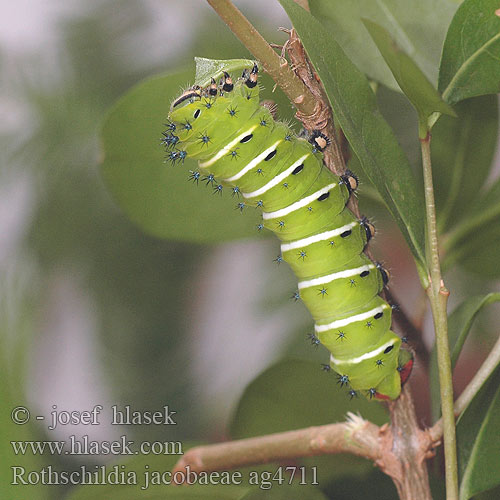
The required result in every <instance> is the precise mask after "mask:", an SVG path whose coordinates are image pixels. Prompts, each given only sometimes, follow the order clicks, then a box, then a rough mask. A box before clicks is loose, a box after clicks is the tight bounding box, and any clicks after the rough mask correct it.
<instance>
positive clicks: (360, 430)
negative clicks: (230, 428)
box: [172, 415, 380, 473]
mask: <svg viewBox="0 0 500 500" xmlns="http://www.w3.org/2000/svg"><path fill="white" fill-rule="evenodd" d="M332 453H352V454H354V455H358V456H361V457H364V458H368V459H371V460H373V461H375V460H377V459H378V458H379V453H380V445H379V427H378V426H376V425H375V424H372V423H371V422H368V421H366V420H363V419H362V418H361V417H358V416H356V415H349V420H348V422H345V423H338V424H329V425H322V426H317V427H308V428H306V429H300V430H297V431H288V432H280V433H277V434H270V435H268V436H261V437H255V438H249V439H240V440H238V441H232V442H229V443H220V444H213V445H208V446H197V447H196V448H191V449H190V450H189V451H188V452H187V453H186V454H185V455H184V456H183V457H182V458H181V459H180V460H179V462H177V464H176V466H175V468H174V469H173V471H172V473H175V472H176V471H179V470H183V469H184V468H185V467H186V466H187V465H189V466H190V468H191V470H193V471H195V472H200V471H213V470H227V469H231V468H235V467H242V466H245V465H255V464H265V463H269V462H274V461H277V460H280V461H283V460H290V459H293V458H297V457H307V456H317V455H325V454H332Z"/></svg>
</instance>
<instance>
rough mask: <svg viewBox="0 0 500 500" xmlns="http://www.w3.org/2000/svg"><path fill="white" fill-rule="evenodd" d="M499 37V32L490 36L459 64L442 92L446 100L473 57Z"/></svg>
mask: <svg viewBox="0 0 500 500" xmlns="http://www.w3.org/2000/svg"><path fill="white" fill-rule="evenodd" d="M499 39H500V32H499V33H497V34H496V35H495V36H494V37H492V38H490V39H489V40H488V41H487V42H486V43H484V44H483V45H481V47H479V48H478V49H477V50H476V51H475V52H474V53H473V54H472V55H471V56H469V57H468V58H467V59H466V60H465V61H464V62H463V63H462V65H461V66H460V68H459V69H458V71H457V72H456V73H455V75H454V76H453V78H452V79H451V80H450V83H449V84H448V85H447V87H446V89H445V90H444V92H443V99H444V100H445V101H446V102H449V101H448V96H449V94H450V93H451V91H452V90H453V86H454V84H455V81H456V80H458V79H459V78H460V77H461V76H462V74H463V73H464V72H465V70H466V69H467V68H468V67H469V66H470V65H471V64H472V63H473V62H474V60H475V59H477V58H478V57H479V56H480V55H481V54H482V53H483V52H484V51H485V50H486V49H487V48H488V47H489V46H490V45H492V44H493V43H494V42H495V41H497V40H499Z"/></svg>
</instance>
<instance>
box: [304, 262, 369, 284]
mask: <svg viewBox="0 0 500 500" xmlns="http://www.w3.org/2000/svg"><path fill="white" fill-rule="evenodd" d="M370 269H375V266H374V265H373V264H366V265H365V266H361V267H356V268H355V269H346V270H345V271H339V272H338V273H332V274H326V275H325V276H320V277H319V278H314V279H312V280H307V281H299V290H302V289H303V288H309V287H311V286H317V285H324V284H325V283H330V281H334V280H338V279H340V278H349V277H350V276H355V275H357V274H361V273H362V272H363V271H369V270H370Z"/></svg>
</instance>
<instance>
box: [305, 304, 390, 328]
mask: <svg viewBox="0 0 500 500" xmlns="http://www.w3.org/2000/svg"><path fill="white" fill-rule="evenodd" d="M384 309H389V306H388V305H387V304H384V305H383V306H380V307H375V309H372V310H371V311H366V312H364V313H361V314H356V315H355V316H350V317H349V318H344V319H338V320H337V321H332V322H331V323H328V324H326V325H314V331H315V332H317V333H321V332H327V331H328V330H333V329H334V328H342V327H343V326H347V325H350V324H351V323H356V322H357V321H364V320H365V319H368V318H371V317H372V316H375V315H376V314H378V313H382V312H384Z"/></svg>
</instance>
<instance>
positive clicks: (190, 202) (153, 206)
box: [101, 71, 260, 243]
mask: <svg viewBox="0 0 500 500" xmlns="http://www.w3.org/2000/svg"><path fill="white" fill-rule="evenodd" d="M190 77H191V78H192V73H191V72H190V71H189V72H183V73H178V74H175V75H159V76H155V77H153V78H150V79H148V80H145V81H144V82H142V83H140V84H138V85H137V86H136V87H134V88H133V89H132V90H130V91H129V92H128V93H127V94H126V95H125V96H124V97H122V98H121V99H120V100H119V101H118V102H117V103H116V104H115V106H114V107H113V108H112V109H111V111H110V112H109V114H108V116H107V118H106V120H105V122H104V126H103V130H102V145H103V154H104V160H103V163H102V165H101V172H102V176H103V178H104V180H105V182H106V185H107V187H108V188H109V190H110V191H111V193H112V195H113V197H114V199H115V200H116V202H117V203H118V205H119V206H120V208H121V209H122V210H123V211H124V212H125V213H126V214H127V215H128V216H129V217H130V219H131V220H132V221H133V222H135V223H136V224H137V225H138V226H140V227H141V228H142V229H143V230H144V231H146V232H147V233H150V234H153V235H155V236H158V237H161V238H170V239H174V240H181V241H191V242H199V243H212V242H220V241H224V240H230V239H237V238H244V237H249V236H255V235H256V234H257V231H256V225H257V223H258V222H259V220H260V216H259V214H258V213H257V211H252V212H248V213H246V214H245V213H243V214H241V213H240V212H239V211H238V210H235V205H236V203H235V201H234V199H233V198H231V197H230V196H227V195H226V196H222V197H219V196H214V195H213V193H212V189H210V187H206V186H205V185H204V183H203V184H201V183H200V185H199V186H197V185H196V184H193V183H192V182H189V180H188V178H189V170H193V169H195V168H196V167H197V163H196V162H193V161H188V160H186V161H185V162H184V164H177V165H175V166H171V165H168V164H165V163H164V155H165V153H164V150H163V148H162V147H161V146H160V138H161V133H162V131H163V130H164V129H165V126H164V123H165V120H166V118H167V114H168V109H169V105H170V102H171V101H172V99H173V98H175V96H176V95H178V94H179V89H180V88H181V85H185V83H186V82H187V81H189V79H190Z"/></svg>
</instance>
